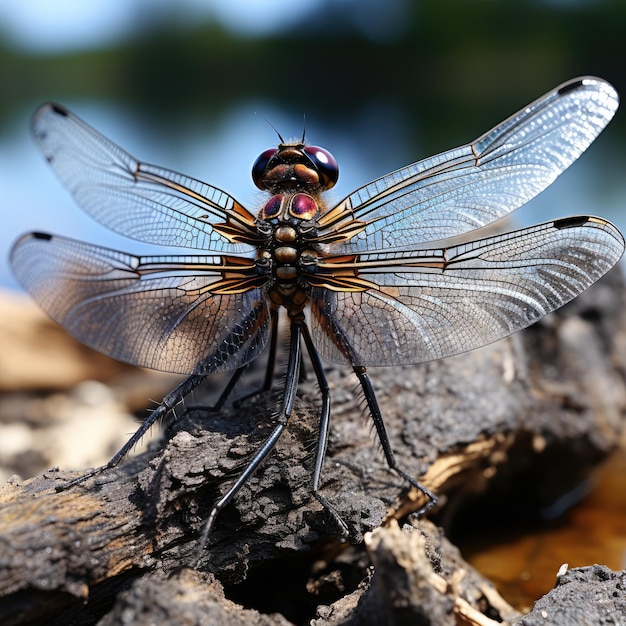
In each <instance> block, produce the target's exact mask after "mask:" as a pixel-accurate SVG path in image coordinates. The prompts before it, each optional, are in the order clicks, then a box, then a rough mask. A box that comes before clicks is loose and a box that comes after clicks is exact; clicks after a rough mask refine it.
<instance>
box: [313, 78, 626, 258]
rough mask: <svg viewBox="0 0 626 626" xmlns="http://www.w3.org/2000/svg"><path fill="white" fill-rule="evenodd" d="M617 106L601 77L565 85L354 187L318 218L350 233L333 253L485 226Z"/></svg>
mask: <svg viewBox="0 0 626 626" xmlns="http://www.w3.org/2000/svg"><path fill="white" fill-rule="evenodd" d="M617 107H618V96H617V93H616V92H615V90H614V89H613V87H611V85H609V84H608V83H606V82H604V81H602V80H600V79H598V78H579V79H575V80H572V81H570V82H568V83H565V84H563V85H561V86H560V87H558V88H556V89H555V90H553V91H551V92H550V93H548V94H546V95H545V96H543V97H542V98H539V99H538V100H536V101H535V102H533V103H532V104H530V105H528V106H527V107H525V108H524V109H522V110H521V111H519V112H518V113H516V114H515V115H513V116H511V117H510V118H509V119H507V120H505V121H504V122H502V123H501V124H499V125H498V126H496V127H495V128H494V129H493V130H490V131H489V132H487V133H486V134H484V135H483V136H482V137H480V138H479V139H477V140H476V141H474V142H473V143H470V144H468V145H466V146H462V147H460V148H456V149H454V150H450V151H449V152H444V153H442V154H439V155H437V156H434V157H431V158H429V159H425V160H423V161H419V162H417V163H414V164H412V165H408V166H407V167H404V168H402V169H400V170H397V171H395V172H392V173H391V174H387V175H386V176H383V177H382V178H379V179H378V180H375V181H373V182H371V183H369V184H368V185H365V186H364V187H361V188H360V189H357V190H356V191H355V192H354V193H352V194H350V195H349V196H348V197H347V198H345V199H344V200H343V201H342V202H340V203H339V205H337V206H336V207H334V208H333V209H330V210H329V211H328V212H327V213H326V214H325V215H324V216H322V218H321V219H320V223H321V224H322V229H321V231H320V237H321V238H322V239H323V238H324V236H326V237H329V241H330V240H333V241H335V240H337V231H339V232H341V230H342V229H343V230H344V231H345V232H346V235H347V237H346V238H348V237H349V236H351V233H352V232H353V231H354V230H357V231H358V230H359V229H358V228H355V220H356V221H357V224H356V226H359V224H364V225H366V227H365V228H363V229H361V230H360V231H359V232H358V234H356V235H354V236H352V238H351V239H349V240H348V241H346V242H345V243H340V244H337V248H334V249H333V252H335V250H337V251H338V252H344V253H346V254H353V253H356V252H363V251H368V250H370V251H376V250H387V249H389V248H404V249H407V248H413V249H415V248H416V247H420V245H422V244H424V243H425V242H429V241H437V240H440V239H446V238H449V237H453V236H456V235H459V234H462V233H465V232H467V231H470V230H473V229H476V228H479V227H482V226H485V225H486V224H489V223H491V222H493V221H495V220H497V219H499V218H501V217H503V216H505V215H507V214H508V213H510V212H511V211H513V210H514V209H517V208H518V207H520V206H521V205H523V204H524V203H526V202H528V201H529V200H530V199H531V198H533V197H534V196H535V195H537V194H538V193H539V192H540V191H542V190H543V189H545V188H546V187H547V186H548V185H549V184H550V183H552V182H553V181H554V179H555V178H556V177H557V176H558V175H559V174H560V173H561V172H562V171H563V170H565V169H566V168H567V167H569V166H570V165H571V164H572V163H573V162H574V161H575V160H576V159H577V158H578V157H579V156H580V155H581V154H582V153H583V152H584V151H585V150H586V149H587V147H588V146H589V145H590V144H591V143H592V142H593V140H594V139H595V138H596V137H597V135H598V134H599V133H600V132H601V131H602V129H603V128H604V127H605V126H606V125H607V124H608V122H609V121H610V120H611V118H612V117H613V115H614V113H615V111H616V110H617Z"/></svg>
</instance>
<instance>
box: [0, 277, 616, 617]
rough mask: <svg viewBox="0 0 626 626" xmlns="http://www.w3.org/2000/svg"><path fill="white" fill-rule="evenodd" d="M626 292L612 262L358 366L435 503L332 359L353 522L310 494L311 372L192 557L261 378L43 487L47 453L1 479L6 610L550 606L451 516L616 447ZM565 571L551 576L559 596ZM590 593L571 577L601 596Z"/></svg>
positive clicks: (366, 613) (271, 403) (269, 415)
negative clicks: (457, 338)
mask: <svg viewBox="0 0 626 626" xmlns="http://www.w3.org/2000/svg"><path fill="white" fill-rule="evenodd" d="M624 304H625V302H624V289H623V283H622V278H621V275H620V273H619V272H618V271H615V272H613V273H611V274H610V275H609V276H607V277H606V278H605V279H604V280H603V281H601V282H600V283H599V284H598V285H596V286H595V287H593V288H592V289H590V290H589V291H588V292H587V293H585V294H584V295H583V296H582V297H580V298H579V299H578V300H576V301H575V302H574V303H572V304H570V305H569V306H568V307H566V308H564V309H563V310H562V311H561V312H559V313H558V314H554V315H551V316H549V317H548V318H546V319H545V320H544V321H542V322H541V323H539V324H536V325H535V326H533V327H532V328H530V329H528V330H527V331H524V332H523V333H519V334H517V335H515V336H513V337H511V338H510V339H507V340H505V341H501V342H499V343H496V344H493V345H491V346H487V347H485V348H483V349H481V350H477V351H474V352H472V353H468V354H465V355H461V356H459V357H454V358H450V359H446V360H443V361H438V362H433V363H429V364H425V365H420V366H413V367H403V368H389V369H383V368H381V369H376V370H374V369H372V370H370V375H371V377H372V379H373V383H374V387H375V390H376V394H377V398H378V401H379V403H380V406H381V409H382V412H383V416H384V419H385V424H386V426H387V430H388V433H389V435H390V438H391V444H392V447H393V449H394V452H395V453H396V457H397V460H398V462H399V465H400V466H401V467H402V468H403V469H404V470H405V471H407V472H408V473H410V474H411V475H413V476H416V477H420V482H422V483H423V484H424V485H425V486H426V487H428V488H429V489H431V490H433V491H434V492H436V493H437V494H439V496H440V497H441V500H440V506H438V508H437V510H436V511H433V514H432V515H430V516H429V517H430V519H431V520H432V521H429V520H415V519H413V518H412V516H411V513H412V512H414V511H415V510H417V509H419V508H420V506H421V504H422V500H421V497H420V494H419V493H413V492H412V491H407V485H405V484H403V482H402V480H401V479H399V478H398V477H397V476H396V475H395V474H394V473H392V472H390V471H389V470H388V468H387V467H386V465H385V461H384V458H383V456H382V452H381V450H380V446H378V445H377V444H376V442H375V436H374V433H373V432H372V427H371V423H370V420H369V419H368V416H367V414H366V413H365V412H364V410H363V407H362V405H361V397H360V395H359V393H358V392H355V388H356V378H354V376H353V375H352V374H351V373H350V372H349V371H348V370H345V369H341V368H338V367H334V366H333V367H329V369H328V372H327V374H328V378H329V384H330V387H331V401H332V408H331V411H332V416H331V436H330V441H329V446H328V453H327V458H326V462H325V464H324V469H323V476H322V479H323V480H322V493H323V494H324V495H325V497H327V498H328V500H329V501H330V502H331V503H332V504H333V505H334V506H335V508H336V509H337V511H338V512H339V513H340V515H341V516H342V518H343V520H344V521H345V522H346V523H347V524H348V526H349V528H350V531H351V541H350V542H341V541H340V540H339V537H338V535H339V531H338V529H337V528H335V527H334V526H333V523H332V521H331V519H330V518H329V516H328V515H327V514H326V513H325V511H324V510H323V509H322V508H321V506H320V505H319V503H318V502H317V500H315V498H313V497H312V496H311V472H312V467H313V463H314V454H315V444H316V441H317V429H318V424H319V415H318V410H319V405H320V402H319V394H318V390H317V387H316V385H315V383H314V382H313V381H312V380H307V381H304V382H303V383H301V385H300V388H299V394H298V400H297V403H296V406H295V409H294V413H293V416H292V418H291V421H290V422H289V426H288V430H287V432H286V433H285V434H284V436H283V437H282V439H281V440H280V442H279V443H278V445H277V447H276V449H275V450H274V451H273V452H272V454H271V456H270V458H269V459H268V460H267V461H266V462H265V463H264V464H263V465H262V466H261V467H260V469H259V470H258V471H257V472H256V474H255V475H254V476H253V477H252V479H251V480H250V481H249V482H248V483H247V484H246V486H245V487H244V488H243V489H242V490H241V492H239V494H238V495H237V497H236V498H235V500H234V502H233V503H232V504H230V505H229V506H228V507H226V508H225V509H224V511H222V512H221V513H220V515H219V517H218V519H217V523H216V526H215V529H214V532H213V533H212V535H211V537H210V539H209V543H208V545H207V546H206V549H205V550H204V552H203V555H202V558H201V560H200V563H199V565H198V567H197V568H196V569H192V568H189V567H187V565H188V563H189V562H190V559H191V557H192V554H193V551H194V549H195V547H196V539H197V537H198V534H199V532H200V529H201V527H202V524H203V521H204V520H205V519H206V516H207V514H208V512H209V510H210V508H211V505H212V503H213V502H215V500H216V499H217V498H219V497H220V496H221V495H223V494H224V493H225V492H226V490H227V489H228V487H229V486H230V485H231V484H232V481H233V479H234V477H236V476H237V474H238V473H239V472H240V471H241V470H242V469H243V467H245V463H246V460H247V459H249V458H250V456H251V454H252V453H253V452H254V451H255V450H256V449H258V446H259V445H260V444H261V443H262V442H263V440H264V438H265V437H266V436H267V434H268V433H269V432H270V430H271V428H272V424H273V421H272V420H273V417H274V414H275V401H276V398H275V397H273V395H272V394H266V395H265V396H255V397H252V398H249V399H245V400H243V401H242V402H240V403H235V404H234V405H232V406H229V407H228V408H227V409H225V410H223V411H220V412H219V413H210V412H207V411H204V410H200V409H193V410H189V411H187V412H183V411H179V412H178V413H179V415H178V417H174V416H172V418H171V419H170V420H169V421H168V423H167V424H166V425H165V426H166V427H165V434H164V437H163V439H162V440H160V441H158V442H154V443H152V444H151V445H150V447H149V449H148V450H147V451H146V452H144V453H142V454H140V455H139V456H137V457H134V458H132V459H129V460H127V461H125V462H123V463H122V464H121V465H120V466H119V467H117V468H116V469H115V470H111V471H107V472H105V473H103V474H101V475H99V476H97V477H96V478H94V479H91V480H89V481H87V482H85V483H84V484H82V485H79V486H76V487H73V488H71V489H69V490H67V491H62V492H57V491H56V490H55V487H57V486H58V485H62V484H63V483H64V482H66V481H67V480H68V479H70V478H71V477H73V476H75V475H76V474H70V473H68V472H65V471H62V470H58V469H55V470H50V471H48V472H45V473H44V474H42V475H40V476H37V477H35V478H32V479H29V480H25V481H23V480H21V479H19V478H17V477H15V478H13V479H11V480H10V481H9V482H8V483H7V484H6V485H5V486H4V488H3V489H2V490H1V491H0V563H1V567H0V623H2V624H3V625H10V624H46V625H50V624H59V625H60V624H63V626H67V625H68V624H101V625H108V624H153V623H162V624H185V625H187V624H190V625H191V624H226V625H228V624H244V623H245V624H248V625H250V624H305V623H307V624H308V623H311V624H315V625H317V626H319V625H321V624H345V625H348V624H349V625H353V624H354V625H356V624H484V625H486V624H495V623H513V622H516V621H518V620H522V621H521V623H523V624H534V623H547V622H539V621H536V620H537V618H536V617H533V614H530V615H528V616H526V617H522V615H520V614H519V613H517V612H516V611H515V610H514V609H513V608H512V607H510V606H509V605H508V604H507V603H506V602H505V600H503V599H502V598H501V597H500V596H499V595H498V593H497V592H496V591H495V589H494V587H493V585H492V584H491V583H490V582H489V581H487V580H485V579H484V578H483V577H482V576H481V575H480V574H478V573H477V572H476V571H475V570H473V568H472V567H471V566H470V565H468V564H467V563H466V562H464V561H463V558H462V557H461V555H460V554H459V552H458V550H457V549H456V548H455V547H454V546H453V545H452V544H451V543H450V542H449V541H448V539H447V538H446V535H445V529H447V528H449V527H450V525H451V523H452V522H453V521H454V519H455V517H456V516H457V515H458V514H459V511H460V510H461V509H462V507H463V505H464V504H465V503H466V502H467V501H468V500H470V499H472V498H474V497H475V496H477V495H481V494H485V493H489V494H490V497H491V498H492V501H495V502H502V503H506V502H510V501H514V502H515V503H516V504H518V505H519V504H520V503H523V504H524V505H525V506H532V507H545V506H549V505H550V504H551V503H553V502H555V501H557V500H558V499H559V498H560V497H561V496H562V495H563V494H564V493H567V492H570V491H571V490H572V489H573V488H574V487H575V486H576V485H578V484H579V483H580V482H581V481H582V480H584V479H585V477H586V476H587V475H588V473H589V471H590V470H591V468H593V467H594V466H595V465H596V464H597V463H598V462H599V461H601V460H602V459H604V458H605V457H606V456H607V455H608V454H609V453H610V452H612V451H613V450H614V449H615V448H616V446H617V445H618V444H619V442H620V438H621V437H622V434H623V429H624V415H625V412H626V382H625V381H626V376H625V372H626V350H625V349H624V348H625V347H626V315H625V313H624V311H625V307H624ZM276 387H277V388H279V387H280V385H279V384H277V385H276ZM433 522H435V523H436V524H437V525H438V526H437V525H435V524H434V523H433ZM381 524H382V527H381ZM571 571H572V572H573V571H574V570H571ZM598 571H599V570H598ZM602 571H603V572H604V574H606V575H605V576H604V578H603V577H602V576H595V578H594V576H591V578H590V579H589V580H588V581H587V584H588V585H592V584H596V585H597V597H598V598H605V596H606V598H608V599H606V602H607V603H609V604H610V602H611V599H610V598H611V597H613V596H610V594H611V593H612V591H611V590H613V591H614V589H613V587H611V586H610V585H608V584H607V576H608V577H609V578H611V577H615V578H611V580H612V581H613V586H615V585H618V584H621V583H620V581H622V582H623V574H613V573H610V572H609V573H608V574H607V573H606V572H605V571H604V570H602ZM594 572H595V570H594ZM592 573H593V572H592ZM596 573H597V572H596ZM568 575H569V576H570V578H571V576H574V575H573V574H570V573H568ZM620 576H621V578H619V577H620ZM594 581H595V582H594ZM564 584H565V583H564V579H563V578H561V579H560V580H559V582H558V586H557V588H556V589H555V590H554V591H553V592H552V593H551V594H549V596H547V598H550V597H554V602H555V603H557V604H556V605H552V606H551V610H552V609H553V608H554V607H555V606H558V602H559V601H560V600H559V598H560V597H562V596H560V595H559V593H560V592H559V590H562V589H563V586H564ZM622 593H623V592H622ZM553 594H554V596H553ZM603 594H604V595H603ZM606 594H608V595H606ZM572 597H575V596H574V595H572ZM588 598H589V596H585V597H583V596H582V594H579V601H580V603H581V604H582V603H583V602H584V604H585V606H586V607H587V609H588V610H589V611H593V610H594V609H593V608H592V605H593V602H590V601H589V599H588ZM544 600H546V598H544ZM542 601H543V600H542ZM547 601H549V600H546V602H547ZM616 602H617V600H615V599H614V600H613V605H615V606H617V605H616ZM583 609H584V607H583ZM536 610H537V609H535V612H536ZM543 610H546V609H543ZM533 620H535V621H533ZM553 623H557V622H553ZM579 623H585V622H579ZM588 623H598V622H588Z"/></svg>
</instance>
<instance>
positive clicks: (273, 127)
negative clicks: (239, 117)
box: [254, 112, 285, 144]
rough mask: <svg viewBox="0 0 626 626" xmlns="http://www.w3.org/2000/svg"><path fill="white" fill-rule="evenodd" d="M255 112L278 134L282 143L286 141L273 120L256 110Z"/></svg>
mask: <svg viewBox="0 0 626 626" xmlns="http://www.w3.org/2000/svg"><path fill="white" fill-rule="evenodd" d="M254 114H255V115H258V116H259V117H260V118H261V119H262V120H263V121H264V122H265V123H266V124H267V125H268V126H269V127H270V128H271V129H272V130H273V131H274V132H275V133H276V134H277V135H278V139H279V140H280V143H281V144H282V143H285V140H284V139H283V137H282V135H281V134H280V133H279V132H278V130H277V128H276V126H274V124H272V122H270V121H269V120H268V119H267V118H266V117H264V116H263V115H261V114H260V113H257V112H255V113H254Z"/></svg>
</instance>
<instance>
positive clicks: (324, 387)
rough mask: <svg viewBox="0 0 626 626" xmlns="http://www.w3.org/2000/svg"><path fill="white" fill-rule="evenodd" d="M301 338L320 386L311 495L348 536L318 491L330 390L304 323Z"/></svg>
mask: <svg viewBox="0 0 626 626" xmlns="http://www.w3.org/2000/svg"><path fill="white" fill-rule="evenodd" d="M302 338H303V339H304V344H305V345H306V349H307V352H308V353H309V358H310V359H311V365H312V366H313V371H314V372H315V377H316V378H317V384H318V385H319V388H320V394H321V396H322V412H321V414H320V433H319V438H318V440H317V453H316V456H315V468H314V470H313V495H314V496H315V498H316V499H317V501H318V502H319V503H320V504H321V505H322V506H323V507H324V509H326V511H328V513H329V514H330V515H331V516H332V518H333V520H334V522H335V523H336V525H337V526H338V527H339V529H340V531H341V534H342V536H343V537H344V538H348V537H349V535H350V531H349V530H348V526H347V525H346V523H345V522H344V521H343V519H342V518H341V516H340V515H339V513H338V512H337V510H336V509H335V507H334V506H333V505H332V504H331V503H330V502H329V501H328V500H327V499H326V498H325V497H324V496H323V495H322V494H321V493H320V492H319V484H320V476H321V473H322V465H323V463H324V458H325V457H326V448H327V446H328V433H329V426H330V390H329V389H328V381H327V380H326V374H324V367H323V365H322V361H321V360H320V356H319V354H318V352H317V350H316V349H315V346H314V345H313V340H312V339H311V335H310V333H309V329H308V327H307V326H306V324H303V325H302Z"/></svg>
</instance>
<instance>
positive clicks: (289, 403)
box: [190, 322, 301, 567]
mask: <svg viewBox="0 0 626 626" xmlns="http://www.w3.org/2000/svg"><path fill="white" fill-rule="evenodd" d="M290 333H291V337H290V343H289V360H288V363H287V378H286V380H285V390H284V393H283V399H282V402H281V407H280V412H279V414H278V419H277V421H278V423H277V424H276V426H275V427H274V430H273V431H272V433H271V434H270V436H269V437H268V438H267V439H266V440H265V442H264V443H263V445H262V446H261V448H260V449H259V450H258V451H257V452H256V454H255V455H254V457H253V458H252V461H250V463H249V464H248V466H247V467H246V469H245V470H244V471H243V473H242V474H241V475H240V476H239V477H238V478H237V480H236V481H235V483H234V484H233V485H232V486H231V487H230V489H229V490H228V491H227V492H226V494H225V495H224V496H222V498H220V499H219V500H218V501H217V502H216V503H215V504H214V505H213V508H212V509H211V512H210V513H209V517H208V518H207V520H206V522H205V523H204V526H203V528H202V532H201V534H200V538H199V539H198V543H197V545H196V549H195V551H194V553H193V558H192V561H191V563H190V565H191V566H192V567H195V566H197V564H198V562H199V561H200V558H201V557H202V552H203V550H204V546H205V544H206V542H207V539H208V537H209V535H210V533H211V530H212V528H213V525H214V523H215V519H216V517H217V515H218V513H219V512H220V511H221V510H222V509H223V508H224V507H225V506H227V505H228V504H229V503H230V502H231V501H232V499H233V498H234V497H235V496H236V495H237V493H238V492H239V490H240V489H241V488H242V487H243V486H244V485H245V484H246V482H247V481H248V479H249V478H250V477H251V476H252V474H254V472H255V471H256V470H257V469H258V467H259V465H260V464H261V463H262V462H263V461H264V460H265V458H266V457H267V455H268V454H269V453H270V452H271V451H272V449H273V448H274V446H275V445H276V442H277V441H278V439H279V438H280V436H281V435H282V433H283V431H284V430H285V426H286V425H287V421H288V420H289V417H290V416H291V412H292V410H293V404H294V401H295V398H296V391H297V390H298V376H299V369H300V354H301V348H300V333H301V329H300V323H298V322H292V323H291V326H290Z"/></svg>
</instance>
